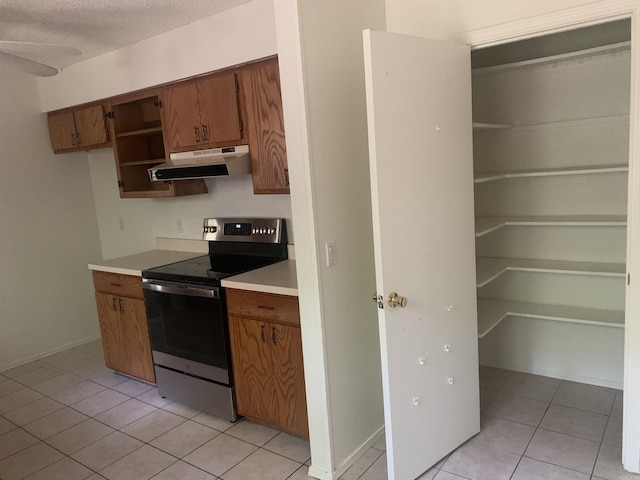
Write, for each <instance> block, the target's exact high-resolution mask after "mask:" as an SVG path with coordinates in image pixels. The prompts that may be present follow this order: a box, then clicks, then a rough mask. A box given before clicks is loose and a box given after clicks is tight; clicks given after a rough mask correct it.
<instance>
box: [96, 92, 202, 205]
mask: <svg viewBox="0 0 640 480" xmlns="http://www.w3.org/2000/svg"><path fill="white" fill-rule="evenodd" d="M110 107H111V111H110V112H109V114H108V116H109V117H110V118H111V119H112V129H113V139H114V140H113V143H114V150H115V157H116V169H117V172H118V188H119V190H120V197H122V198H141V197H177V196H182V195H195V194H198V193H206V192H207V186H206V185H205V183H204V181H202V180H181V181H175V182H153V181H151V179H150V178H149V174H148V171H147V170H148V169H149V168H151V167H154V166H156V165H158V164H160V163H164V162H165V161H166V154H165V151H166V148H165V147H166V145H165V140H166V139H165V138H164V136H163V126H162V119H161V113H160V98H159V91H156V92H153V91H146V92H145V93H142V94H135V95H130V96H127V97H125V98H120V99H119V100H118V102H117V103H116V102H114V103H112V104H111V105H110Z"/></svg>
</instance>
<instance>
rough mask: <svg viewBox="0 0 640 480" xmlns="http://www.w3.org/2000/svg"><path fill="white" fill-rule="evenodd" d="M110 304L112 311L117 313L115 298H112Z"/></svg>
mask: <svg viewBox="0 0 640 480" xmlns="http://www.w3.org/2000/svg"><path fill="white" fill-rule="evenodd" d="M111 304H112V305H113V311H114V312H117V311H118V307H116V297H113V298H112V299H111Z"/></svg>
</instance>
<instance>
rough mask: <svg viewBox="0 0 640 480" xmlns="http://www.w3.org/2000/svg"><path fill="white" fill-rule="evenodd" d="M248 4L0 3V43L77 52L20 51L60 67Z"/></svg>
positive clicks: (148, 0)
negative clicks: (52, 46)
mask: <svg viewBox="0 0 640 480" xmlns="http://www.w3.org/2000/svg"><path fill="white" fill-rule="evenodd" d="M249 1H251V0H0V40H5V41H6V40H9V41H21V42H38V43H49V44H57V45H63V46H67V47H73V48H76V49H79V50H80V51H81V52H82V54H81V55H60V54H59V53H56V54H52V53H47V54H42V53H38V54H35V53H20V54H19V55H20V56H22V57H25V58H28V59H30V60H34V61H36V62H40V63H44V64H47V65H51V66H53V67H56V68H62V67H66V66H69V65H71V64H74V63H77V62H81V61H83V60H86V59H88V58H92V57H96V56H98V55H101V54H103V53H106V52H109V51H112V50H116V49H118V48H121V47H124V46H127V45H132V44H134V43H137V42H139V41H141V40H144V39H146V38H150V37H153V36H155V35H158V34H160V33H163V32H167V31H169V30H173V29H174V28H177V27H180V26H183V25H186V24H189V23H193V22H195V21H196V20H199V19H200V18H204V17H209V16H211V15H215V14H217V13H220V12H222V11H224V10H228V9H230V8H233V7H236V6H238V5H241V4H243V3H247V2H249Z"/></svg>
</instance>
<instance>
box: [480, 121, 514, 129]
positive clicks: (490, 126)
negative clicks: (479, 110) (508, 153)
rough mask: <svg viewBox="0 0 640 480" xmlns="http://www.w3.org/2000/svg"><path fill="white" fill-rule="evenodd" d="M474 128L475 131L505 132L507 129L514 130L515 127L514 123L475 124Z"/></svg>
mask: <svg viewBox="0 0 640 480" xmlns="http://www.w3.org/2000/svg"><path fill="white" fill-rule="evenodd" d="M472 125H473V128H474V129H475V130H504V129H507V128H513V127H515V125H513V124H512V123H482V122H473V123H472Z"/></svg>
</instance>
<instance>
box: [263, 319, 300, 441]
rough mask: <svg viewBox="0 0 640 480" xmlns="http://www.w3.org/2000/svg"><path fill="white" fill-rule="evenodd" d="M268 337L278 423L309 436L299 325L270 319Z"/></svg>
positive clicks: (291, 430)
mask: <svg viewBox="0 0 640 480" xmlns="http://www.w3.org/2000/svg"><path fill="white" fill-rule="evenodd" d="M268 326H269V340H270V342H271V344H270V347H271V357H272V361H273V365H272V368H273V377H274V386H275V398H276V400H275V402H276V404H277V405H278V408H277V409H276V414H277V416H278V418H277V419H276V422H275V424H276V425H278V426H280V427H281V428H283V429H284V430H288V431H290V432H293V433H297V434H298V435H302V436H305V437H308V436H309V423H308V420H307V397H306V393H305V384H304V367H303V364H302V338H301V336H300V328H298V327H289V326H285V325H278V324H275V323H271V324H269V325H268Z"/></svg>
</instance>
